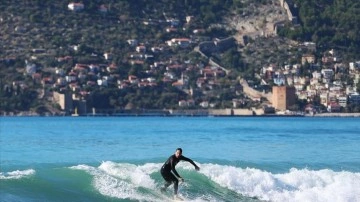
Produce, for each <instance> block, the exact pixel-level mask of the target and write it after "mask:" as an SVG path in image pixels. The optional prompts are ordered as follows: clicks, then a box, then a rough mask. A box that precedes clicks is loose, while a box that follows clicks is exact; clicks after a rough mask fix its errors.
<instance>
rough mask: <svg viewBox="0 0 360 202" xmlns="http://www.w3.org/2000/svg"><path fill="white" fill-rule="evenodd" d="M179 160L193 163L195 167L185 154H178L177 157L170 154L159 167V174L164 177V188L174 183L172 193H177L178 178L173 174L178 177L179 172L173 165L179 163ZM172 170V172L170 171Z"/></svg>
mask: <svg viewBox="0 0 360 202" xmlns="http://www.w3.org/2000/svg"><path fill="white" fill-rule="evenodd" d="M179 161H187V162H189V163H191V164H193V165H194V166H195V167H197V165H196V164H195V163H194V161H192V160H191V159H189V158H186V157H185V156H182V155H181V156H179V158H176V156H175V154H173V155H171V156H170V157H169V158H168V160H167V161H166V162H165V163H164V165H163V166H162V167H161V170H160V172H161V175H162V176H163V178H164V179H165V181H166V183H165V188H167V187H168V186H170V185H171V183H174V194H177V190H178V185H179V180H178V179H177V178H176V177H175V176H174V174H175V175H176V176H177V177H178V178H180V175H179V173H178V172H177V171H176V169H175V166H176V164H178V163H179ZM171 171H172V172H171Z"/></svg>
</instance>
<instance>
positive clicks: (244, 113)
mask: <svg viewBox="0 0 360 202" xmlns="http://www.w3.org/2000/svg"><path fill="white" fill-rule="evenodd" d="M70 116H71V117H360V113H316V114H304V113H278V114H276V113H272V114H266V113H261V112H260V113H259V111H256V112H255V111H253V110H241V111H239V110H234V109H224V110H222V109H220V110H156V111H154V110H135V111H122V112H118V113H88V114H70V115H66V114H65V113H64V114H50V113H47V114H38V113H34V112H19V113H16V114H15V113H8V114H5V113H1V115H0V117H70Z"/></svg>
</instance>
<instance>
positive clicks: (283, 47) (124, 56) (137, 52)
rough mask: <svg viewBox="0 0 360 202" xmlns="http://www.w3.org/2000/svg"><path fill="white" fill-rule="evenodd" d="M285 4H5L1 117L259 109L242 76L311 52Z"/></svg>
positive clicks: (88, 0) (164, 0)
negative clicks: (65, 101) (66, 102)
mask: <svg viewBox="0 0 360 202" xmlns="http://www.w3.org/2000/svg"><path fill="white" fill-rule="evenodd" d="M280 2H281V1H278V0H258V1H250V0H248V1H240V0H226V1H219V0H210V1H196V0H181V1H173V0H161V1H156V2H152V1H144V0H132V1H116V0H84V1H81V3H79V4H78V3H74V4H71V2H70V1H55V2H54V1H51V0H43V1H40V0H37V1H36V0H32V1H22V0H13V1H10V0H5V1H4V2H2V4H1V5H0V9H1V10H2V11H3V12H2V13H1V14H0V26H1V28H2V29H0V44H1V46H2V49H1V50H0V86H1V88H0V89H1V90H0V100H1V110H0V111H1V112H2V113H8V112H14V113H17V112H20V111H31V112H34V113H38V114H47V113H50V114H59V113H63V112H65V113H66V114H67V113H73V112H74V110H80V109H82V108H84V107H82V106H83V104H84V103H85V105H84V106H85V108H86V109H85V111H91V110H92V109H98V110H105V111H109V110H131V109H137V110H141V109H164V108H167V109H199V108H209V107H211V108H216V109H223V108H231V107H233V106H234V105H236V106H239V107H241V108H259V107H261V106H262V105H263V104H264V103H267V101H266V96H264V100H265V102H264V103H262V102H260V103H259V102H257V101H253V100H252V98H251V96H250V95H247V94H246V92H250V91H243V90H242V85H241V82H240V79H239V78H245V79H248V80H251V81H252V85H254V86H258V85H259V84H260V82H262V81H263V79H262V78H261V77H260V76H259V73H260V70H261V68H263V67H264V66H267V65H269V64H295V63H299V62H300V61H301V58H300V57H299V55H301V54H304V53H308V52H309V51H308V50H307V49H301V50H300V49H299V48H298V44H299V42H296V41H294V40H293V39H303V40H304V41H305V40H307V38H306V37H300V36H299V35H297V37H294V36H289V35H290V34H291V33H292V32H291V30H296V29H298V27H299V26H300V27H301V25H295V28H294V26H293V24H292V23H290V22H289V21H288V19H287V18H288V16H287V13H286V9H285V8H284V7H283V6H282V5H281V4H280ZM70 5H71V6H70ZM77 6H80V7H77ZM301 12H303V11H302V10H300V13H301ZM279 24H281V25H282V26H283V29H281V30H280V33H281V35H282V36H288V37H289V38H290V39H288V38H286V37H279V36H277V34H276V29H275V28H276V27H277V25H279ZM289 30H290V31H289ZM232 38H233V39H235V41H234V40H232ZM203 47H206V50H207V51H206V52H205V53H204V52H201V51H203ZM319 51H322V50H321V47H320V49H319ZM344 53H346V51H345V50H343V52H342V53H340V54H344ZM315 54H317V55H321V54H322V53H321V52H316V53H315ZM251 92H253V91H251ZM56 94H64V95H70V96H71V97H72V100H73V103H72V107H70V108H69V109H65V106H61V105H59V104H58V101H57V100H56V98H55V97H54V96H55V95H56ZM259 95H261V93H259ZM267 96H268V95H267Z"/></svg>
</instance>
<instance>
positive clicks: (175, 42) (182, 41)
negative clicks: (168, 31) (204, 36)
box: [167, 38, 191, 48]
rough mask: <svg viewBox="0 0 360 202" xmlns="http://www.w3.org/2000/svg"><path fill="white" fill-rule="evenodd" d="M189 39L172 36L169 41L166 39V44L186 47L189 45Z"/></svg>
mask: <svg viewBox="0 0 360 202" xmlns="http://www.w3.org/2000/svg"><path fill="white" fill-rule="evenodd" d="M190 43H191V40H190V39H188V38H173V39H171V40H170V41H167V44H168V46H180V47H182V48H186V47H188V46H189V45H190Z"/></svg>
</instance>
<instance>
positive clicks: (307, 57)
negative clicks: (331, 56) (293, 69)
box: [301, 54, 315, 65]
mask: <svg viewBox="0 0 360 202" xmlns="http://www.w3.org/2000/svg"><path fill="white" fill-rule="evenodd" d="M306 62H307V63H310V64H312V63H315V56H314V55H312V54H305V55H303V56H302V57H301V64H303V65H304V64H305V63H306Z"/></svg>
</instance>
